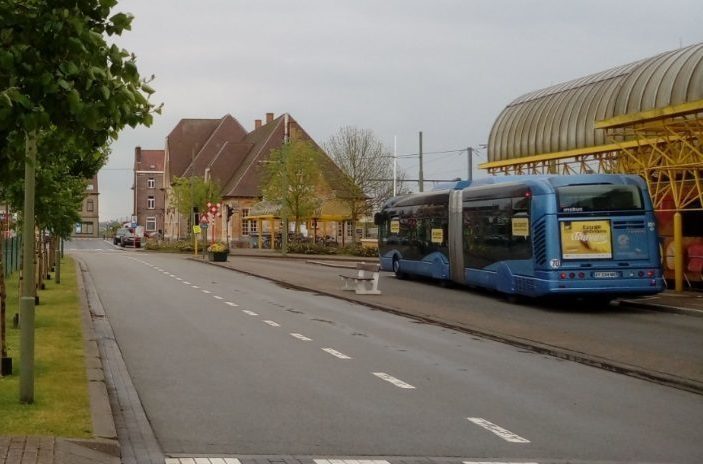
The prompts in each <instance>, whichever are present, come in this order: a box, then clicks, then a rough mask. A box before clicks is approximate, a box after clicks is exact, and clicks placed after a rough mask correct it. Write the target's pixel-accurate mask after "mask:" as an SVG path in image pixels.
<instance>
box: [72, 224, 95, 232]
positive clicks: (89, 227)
mask: <svg viewBox="0 0 703 464" xmlns="http://www.w3.org/2000/svg"><path fill="white" fill-rule="evenodd" d="M75 230H76V234H92V233H93V223H92V222H79V223H78V224H76V229H75Z"/></svg>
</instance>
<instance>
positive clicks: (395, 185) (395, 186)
mask: <svg viewBox="0 0 703 464" xmlns="http://www.w3.org/2000/svg"><path fill="white" fill-rule="evenodd" d="M397 178H398V137H397V136H395V135H394V136H393V196H396V195H397V194H398V181H397V180H396V179H397Z"/></svg>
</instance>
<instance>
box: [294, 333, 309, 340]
mask: <svg viewBox="0 0 703 464" xmlns="http://www.w3.org/2000/svg"><path fill="white" fill-rule="evenodd" d="M291 336H292V337H295V338H297V339H298V340H302V341H304V342H311V341H312V338H308V337H306V336H305V335H300V334H296V333H292V334H291Z"/></svg>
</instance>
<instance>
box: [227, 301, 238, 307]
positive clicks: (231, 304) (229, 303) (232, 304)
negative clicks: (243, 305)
mask: <svg viewBox="0 0 703 464" xmlns="http://www.w3.org/2000/svg"><path fill="white" fill-rule="evenodd" d="M225 304H228V305H230V306H239V305H238V304H237V303H232V302H231V301H225Z"/></svg>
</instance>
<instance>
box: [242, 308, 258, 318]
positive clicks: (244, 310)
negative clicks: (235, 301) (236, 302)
mask: <svg viewBox="0 0 703 464" xmlns="http://www.w3.org/2000/svg"><path fill="white" fill-rule="evenodd" d="M242 312H243V313H244V314H248V315H250V316H258V314H257V313H255V312H254V311H249V310H248V309H242Z"/></svg>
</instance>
